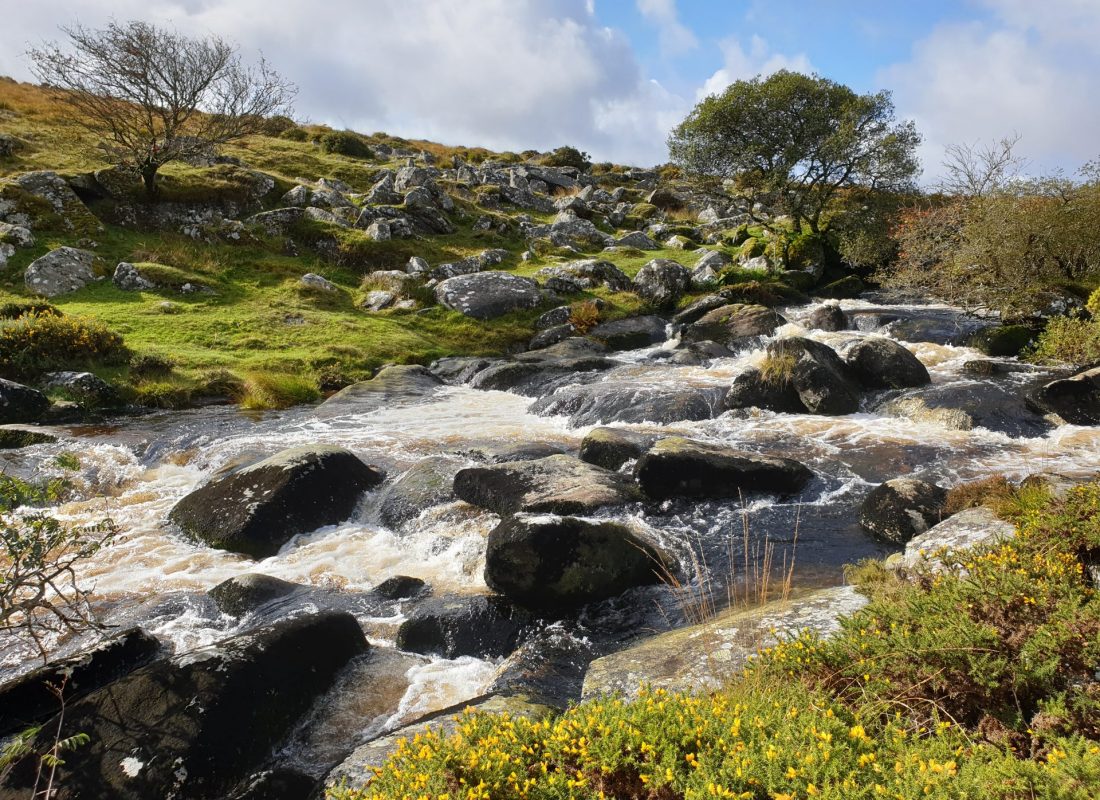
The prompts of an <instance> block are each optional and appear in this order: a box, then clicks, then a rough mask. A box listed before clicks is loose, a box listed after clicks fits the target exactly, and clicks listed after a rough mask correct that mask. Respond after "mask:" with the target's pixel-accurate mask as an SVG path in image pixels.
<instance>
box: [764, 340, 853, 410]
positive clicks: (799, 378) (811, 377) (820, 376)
mask: <svg viewBox="0 0 1100 800" xmlns="http://www.w3.org/2000/svg"><path fill="white" fill-rule="evenodd" d="M768 357H769V359H777V360H780V361H781V362H786V364H785V365H784V366H783V367H782V371H783V372H785V373H786V375H787V376H788V377H789V380H790V383H791V384H792V385H793V386H794V388H795V391H797V392H798V397H799V399H800V400H801V401H802V405H804V406H805V407H806V410H807V411H809V412H810V413H811V414H830V415H835V414H854V413H855V412H856V411H859V386H858V385H857V384H856V382H855V381H854V380H853V379H852V376H851V374H850V372H849V370H848V367H847V365H846V364H845V363H844V362H843V361H841V359H840V356H838V355H837V354H836V352H835V351H833V349H832V348H830V347H828V346H827V345H823V344H821V343H820V342H815V341H814V340H812V339H804V338H802V337H801V336H792V337H791V338H789V339H780V340H779V341H777V342H772V343H771V344H770V345H769V346H768Z"/></svg>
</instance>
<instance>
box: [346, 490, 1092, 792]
mask: <svg viewBox="0 0 1100 800" xmlns="http://www.w3.org/2000/svg"><path fill="white" fill-rule="evenodd" d="M999 507H1000V508H1001V510H1002V512H1003V513H1005V514H1007V515H1008V516H1009V517H1010V518H1011V519H1013V520H1014V521H1015V522H1016V523H1017V524H1018V526H1019V535H1018V537H1017V538H1015V539H1013V540H1010V541H1007V542H1004V543H1001V544H998V545H993V546H987V547H982V548H977V549H975V550H973V551H970V552H968V553H963V554H960V555H957V556H954V557H949V558H947V561H946V564H947V567H948V568H947V570H946V571H943V572H938V573H926V572H921V573H918V574H913V575H899V574H895V573H893V572H890V571H889V570H887V569H885V568H884V567H882V566H881V565H880V564H875V565H864V566H863V567H861V568H860V569H858V570H855V571H853V576H855V577H857V578H858V579H859V580H860V585H861V586H862V587H863V588H864V591H866V592H868V593H869V594H870V595H871V602H870V604H869V605H868V606H867V607H866V608H865V609H864V610H862V611H860V612H857V613H856V614H854V615H852V616H851V617H848V618H846V619H844V620H842V623H841V630H840V632H839V633H838V634H836V635H835V636H833V637H832V638H830V639H829V640H826V641H822V640H821V639H820V638H818V637H816V636H811V635H801V636H798V637H796V638H790V639H787V640H785V641H783V642H782V643H781V644H779V645H778V646H776V647H774V648H770V649H768V650H765V651H763V652H762V653H761V656H760V657H759V658H758V659H757V660H756V661H755V662H753V664H752V665H751V666H750V668H749V669H748V670H747V671H746V673H745V675H744V677H742V678H741V679H739V680H737V681H735V682H734V683H733V684H732V685H730V686H728V687H727V688H726V689H724V690H722V691H719V692H715V693H713V694H706V695H692V694H680V693H667V692H665V691H663V690H656V691H651V690H643V691H642V693H641V695H640V696H639V697H638V698H637V699H635V700H632V701H623V700H621V699H617V698H606V699H601V700H594V701H588V702H584V703H581V704H579V705H577V706H575V707H573V708H571V709H569V710H568V711H566V712H564V713H563V714H560V715H558V716H556V717H552V718H548V719H543V720H537V719H524V718H514V717H511V716H508V715H493V714H485V713H479V712H475V711H467V712H465V713H464V714H463V715H462V717H461V718H459V720H458V728H457V730H456V732H455V733H453V734H452V735H450V736H443V735H441V734H440V733H437V732H428V733H422V734H419V735H418V736H416V737H415V738H413V739H411V740H405V741H404V742H403V743H402V744H401V745H400V746H399V749H398V750H397V752H396V754H395V755H394V756H392V757H391V759H390V760H389V761H388V762H387V763H386V764H385V765H383V766H382V767H381V768H379V769H377V770H376V774H375V778H374V780H373V782H372V783H371V784H370V785H369V786H368V787H366V788H364V789H357V790H351V789H346V788H338V789H336V790H334V791H332V792H331V793H330V797H333V798H340V800H362V799H363V798H392V797H412V798H416V797H449V798H467V797H476V798H571V797H577V798H597V797H608V798H647V799H648V800H688V798H706V797H728V798H745V799H746V800H755V799H756V798H761V799H763V798H771V800H795V798H798V800H806V799H807V798H825V799H826V800H853V798H856V799H862V798H867V799H868V800H870V799H871V798H880V797H881V798H895V799H899V798H900V800H917V798H929V797H933V798H958V799H959V800H962V799H963V798H970V799H971V800H995V799H1000V800H1018V799H1019V798H1047V799H1048V800H1055V799H1056V798H1057V799H1058V800H1090V798H1095V797H1097V796H1098V795H1100V679H1098V677H1097V674H1096V670H1097V667H1098V666H1100V598H1098V597H1097V594H1096V589H1095V588H1094V587H1092V586H1091V584H1090V581H1089V579H1088V578H1087V577H1086V575H1085V573H1084V569H1083V563H1082V559H1083V558H1086V557H1089V554H1091V555H1092V557H1095V554H1096V553H1097V552H1098V551H1100V484H1090V485H1087V486H1083V487H1079V488H1076V489H1074V490H1072V491H1071V492H1069V493H1068V494H1067V495H1066V496H1065V497H1064V498H1062V499H1055V498H1054V497H1053V496H1052V494H1051V493H1050V492H1049V491H1048V490H1046V489H1045V488H1044V487H1042V486H1037V485H1034V484H1032V485H1028V486H1027V487H1026V488H1022V489H1019V490H1016V491H1015V492H1014V493H1011V495H1010V496H1008V497H1004V496H1002V497H1001V500H1000V502H999Z"/></svg>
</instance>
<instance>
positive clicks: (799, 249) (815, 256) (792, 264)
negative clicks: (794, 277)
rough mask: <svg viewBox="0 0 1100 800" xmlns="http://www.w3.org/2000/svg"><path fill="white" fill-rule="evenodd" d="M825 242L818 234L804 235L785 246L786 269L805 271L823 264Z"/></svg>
mask: <svg viewBox="0 0 1100 800" xmlns="http://www.w3.org/2000/svg"><path fill="white" fill-rule="evenodd" d="M825 254H826V247H825V240H824V239H823V238H822V237H821V235H820V234H816V233H806V234H802V235H801V236H798V237H796V238H795V239H794V241H792V242H791V243H790V244H789V245H788V246H787V268H788V269H805V268H806V267H811V266H813V265H815V264H823V263H824V262H825Z"/></svg>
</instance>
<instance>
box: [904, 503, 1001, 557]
mask: <svg viewBox="0 0 1100 800" xmlns="http://www.w3.org/2000/svg"><path fill="white" fill-rule="evenodd" d="M1015 535H1016V527H1015V526H1014V525H1012V524H1011V523H1009V522H1005V521H1004V520H1003V519H1001V518H1000V517H998V516H997V515H996V514H994V513H993V512H992V511H991V510H989V509H988V508H985V507H978V508H968V509H965V510H964V511H960V512H959V513H957V514H954V515H953V516H950V517H948V518H947V519H945V520H944V521H943V522H939V523H937V524H935V525H933V526H932V527H931V528H929V529H928V530H926V531H925V532H924V533H921V534H917V535H916V536H914V537H913V538H912V539H910V540H909V542H908V543H907V544H906V545H905V552H904V553H903V554H902V556H901V558H900V559H899V561H898V564H899V566H902V567H905V568H906V569H918V568H929V569H932V570H934V571H935V570H940V569H942V568H943V558H944V556H957V555H958V554H959V553H962V552H964V551H966V550H970V549H971V548H974V547H979V546H982V545H987V544H993V543H995V542H998V541H1001V540H1003V539H1011V538H1012V537H1013V536H1015Z"/></svg>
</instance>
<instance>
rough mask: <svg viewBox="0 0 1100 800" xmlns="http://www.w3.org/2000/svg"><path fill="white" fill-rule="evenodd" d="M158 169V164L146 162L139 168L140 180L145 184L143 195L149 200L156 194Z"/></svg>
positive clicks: (153, 198)
mask: <svg viewBox="0 0 1100 800" xmlns="http://www.w3.org/2000/svg"><path fill="white" fill-rule="evenodd" d="M158 169H160V164H146V165H145V166H143V167H142V168H141V182H142V183H144V184H145V197H146V198H148V199H149V200H155V199H156V197H157V194H158V190H157V170H158Z"/></svg>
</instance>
